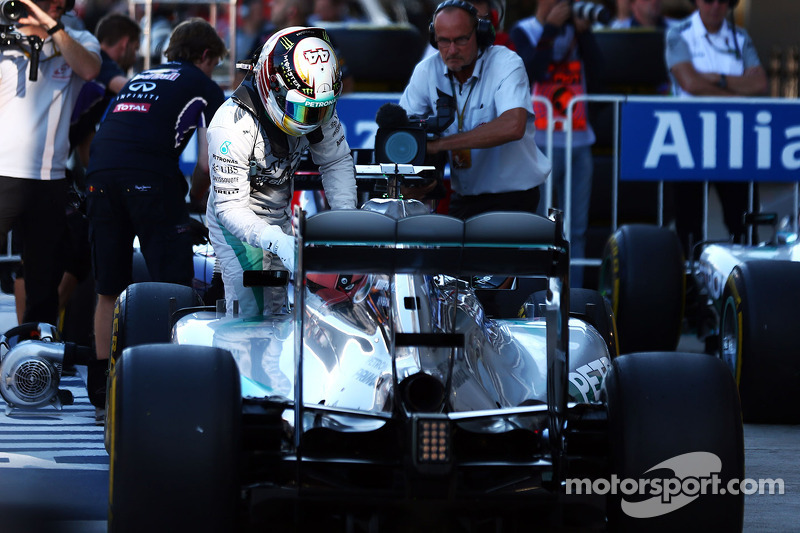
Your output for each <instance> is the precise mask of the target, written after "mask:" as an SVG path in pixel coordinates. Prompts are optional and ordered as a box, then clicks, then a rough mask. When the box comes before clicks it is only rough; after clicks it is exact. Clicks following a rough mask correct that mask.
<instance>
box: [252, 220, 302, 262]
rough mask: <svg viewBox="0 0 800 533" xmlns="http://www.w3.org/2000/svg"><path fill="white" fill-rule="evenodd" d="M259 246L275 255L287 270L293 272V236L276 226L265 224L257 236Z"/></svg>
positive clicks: (294, 243) (294, 242)
mask: <svg viewBox="0 0 800 533" xmlns="http://www.w3.org/2000/svg"><path fill="white" fill-rule="evenodd" d="M259 241H260V242H261V248H263V249H264V250H267V251H269V252H272V253H273V254H275V255H277V256H278V258H280V260H281V261H282V262H283V265H284V266H285V267H286V269H287V270H288V271H289V272H294V257H295V246H296V241H295V238H294V236H292V235H286V234H285V233H284V232H283V231H281V228H279V227H278V226H267V227H266V228H265V229H264V230H263V231H262V232H261V235H260V236H259Z"/></svg>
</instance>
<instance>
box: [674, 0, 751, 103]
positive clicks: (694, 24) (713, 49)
mask: <svg viewBox="0 0 800 533" xmlns="http://www.w3.org/2000/svg"><path fill="white" fill-rule="evenodd" d="M737 45H738V49H739V52H738V54H737V49H736V47H737ZM666 60H667V68H668V69H670V78H671V79H672V89H673V94H675V95H676V96H680V97H684V98H686V97H691V96H692V95H691V93H688V92H686V91H684V90H683V88H682V87H681V86H680V84H679V83H678V82H677V80H675V77H674V76H673V75H672V67H673V66H675V65H677V64H679V63H685V62H687V61H691V62H692V65H694V68H695V70H697V72H715V73H719V74H726V75H729V76H741V75H742V74H743V73H744V71H745V70H747V69H748V68H750V67H755V66H758V65H760V64H761V62H760V60H759V59H758V53H757V52H756V49H755V46H753V41H752V40H751V39H750V36H749V35H748V34H747V32H746V31H745V30H743V29H742V28H736V40H735V41H734V36H733V31H732V30H731V27H730V25H729V24H728V21H727V20H725V21H723V23H722V27H721V28H720V30H719V31H718V32H717V33H709V32H708V30H706V27H705V26H704V25H703V21H702V20H701V19H700V13H699V12H698V11H695V12H694V13H693V14H692V15H691V16H689V17H688V18H686V19H685V20H683V21H681V22H680V23H679V24H677V25H676V26H673V27H672V28H671V29H670V30H669V32H667V47H666Z"/></svg>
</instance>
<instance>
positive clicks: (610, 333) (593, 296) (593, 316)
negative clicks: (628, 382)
mask: <svg viewBox="0 0 800 533" xmlns="http://www.w3.org/2000/svg"><path fill="white" fill-rule="evenodd" d="M546 302H547V291H536V292H534V293H533V294H531V295H530V297H529V298H528V300H527V301H526V302H525V305H523V306H522V313H521V314H522V318H525V317H527V314H528V312H531V311H529V310H531V309H532V314H533V316H534V317H542V316H544V314H543V313H542V311H541V307H540V306H541V304H544V303H546ZM588 306H593V308H591V307H588ZM569 316H571V317H575V318H580V319H581V320H583V321H584V322H588V323H589V324H591V325H592V326H593V327H594V329H596V330H597V332H598V333H599V334H600V336H601V337H603V340H604V341H606V346H607V347H608V353H609V354H610V355H611V357H616V356H617V355H619V350H618V346H617V326H616V323H615V322H614V313H612V311H611V304H610V303H609V302H608V300H606V299H605V298H603V296H602V295H601V294H600V293H599V292H598V291H595V290H592V289H583V288H575V289H570V290H569Z"/></svg>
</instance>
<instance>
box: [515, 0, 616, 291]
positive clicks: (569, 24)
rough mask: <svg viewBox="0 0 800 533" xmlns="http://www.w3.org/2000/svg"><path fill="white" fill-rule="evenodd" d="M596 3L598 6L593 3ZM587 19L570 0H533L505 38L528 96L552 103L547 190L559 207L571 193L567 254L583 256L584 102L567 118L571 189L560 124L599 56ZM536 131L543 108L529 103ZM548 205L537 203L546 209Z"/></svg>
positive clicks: (579, 279) (590, 136) (588, 170)
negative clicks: (518, 60) (519, 63)
mask: <svg viewBox="0 0 800 533" xmlns="http://www.w3.org/2000/svg"><path fill="white" fill-rule="evenodd" d="M598 7H599V6H598ZM591 25H592V20H591V19H589V18H580V17H576V16H574V15H573V9H572V2H571V1H570V0H539V2H538V6H537V9H536V15H535V16H533V17H528V18H526V19H522V20H520V21H519V22H518V23H517V24H516V25H514V27H513V28H511V32H510V34H511V40H512V41H513V42H514V45H515V46H516V50H517V53H518V54H519V55H520V57H522V60H523V62H524V63H525V68H526V69H527V70H528V79H529V80H530V83H531V85H532V87H533V94H534V95H538V96H543V97H545V98H547V99H548V100H550V101H551V103H552V105H553V120H554V122H555V124H554V131H553V192H554V196H555V198H554V204H555V205H557V206H558V207H559V208H560V209H564V199H565V198H566V194H571V196H570V198H571V210H570V213H569V216H570V244H571V249H570V251H571V254H572V257H573V258H576V257H577V258H580V257H584V255H585V254H584V251H585V247H586V230H587V227H588V225H589V202H590V198H591V194H592V173H593V170H594V164H593V160H592V145H593V144H594V142H595V135H594V131H593V130H592V126H591V124H589V120H588V117H587V109H586V103H585V102H581V103H579V104H577V105H576V106H575V109H574V110H573V117H572V124H571V127H572V189H571V191H566V190H565V183H564V181H565V173H566V140H567V135H566V133H565V124H566V120H567V111H568V109H567V108H568V104H569V102H570V100H571V99H572V98H573V97H575V96H578V95H582V94H586V92H587V89H586V79H587V77H590V78H591V77H593V78H594V79H597V78H598V77H599V76H598V73H599V71H600V69H601V63H602V57H601V55H600V50H599V48H598V46H597V43H596V41H595V39H594V36H593V35H592V32H591ZM533 109H534V112H535V113H536V129H537V130H540V131H541V132H542V135H541V136H540V137H539V138H540V139H544V132H545V131H546V130H547V128H548V123H547V111H546V108H545V106H544V105H543V104H541V103H537V102H534V104H533ZM549 207H550V206H543V210H542V212H546V210H547V208H549ZM571 284H572V285H573V286H574V287H580V286H582V284H583V273H582V270H581V269H580V268H573V269H572V280H571Z"/></svg>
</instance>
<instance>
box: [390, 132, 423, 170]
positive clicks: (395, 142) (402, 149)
mask: <svg viewBox="0 0 800 533" xmlns="http://www.w3.org/2000/svg"><path fill="white" fill-rule="evenodd" d="M384 150H385V151H386V156H387V157H388V158H389V160H390V161H391V162H392V163H399V164H404V163H411V162H412V161H414V158H415V157H417V153H418V152H419V146H418V145H417V139H416V138H415V137H414V136H413V135H411V134H410V133H408V132H407V131H402V130H401V131H396V132H394V133H392V134H391V135H390V136H389V137H388V138H387V139H386V144H385V145H384Z"/></svg>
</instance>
